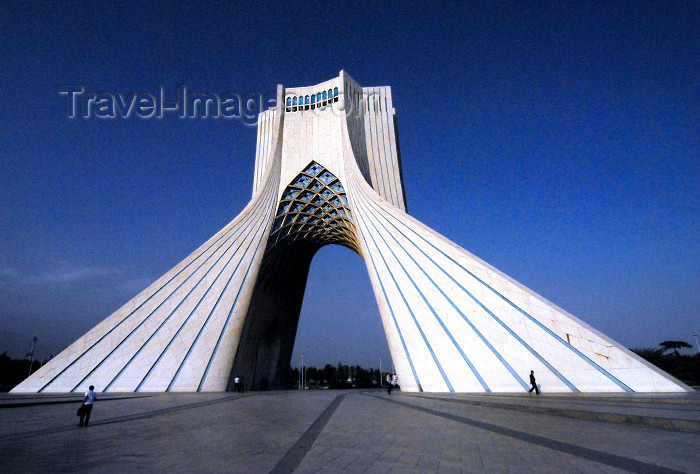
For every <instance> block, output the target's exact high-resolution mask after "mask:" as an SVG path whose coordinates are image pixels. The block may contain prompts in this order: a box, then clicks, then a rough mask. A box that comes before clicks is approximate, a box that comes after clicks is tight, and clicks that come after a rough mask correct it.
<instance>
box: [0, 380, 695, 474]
mask: <svg viewBox="0 0 700 474" xmlns="http://www.w3.org/2000/svg"><path fill="white" fill-rule="evenodd" d="M98 397H99V400H98V402H97V404H96V405H95V409H94V410H93V412H92V418H91V420H90V426H89V427H87V428H79V427H77V426H76V425H77V417H76V416H75V411H76V410H77V408H78V406H79V399H80V397H79V396H75V395H72V396H65V395H55V396H51V395H45V396H41V395H33V396H18V395H13V394H3V395H2V397H1V398H0V472H2V473H14V472H37V473H39V472H42V473H43V472H77V471H79V472H129V473H131V472H251V473H253V472H254V473H266V472H400V473H405V472H689V473H690V472H694V473H698V472H700V398H698V396H697V393H692V394H686V395H679V396H668V395H667V396H663V395H655V396H644V395H637V396H628V397H621V396H608V397H606V396H555V395H542V396H540V397H537V396H535V395H530V396H528V395H527V394H525V395H521V394H517V395H510V396H509V395H490V396H489V395H479V396H468V395H448V394H403V393H401V392H394V393H392V394H391V395H390V396H389V395H387V394H386V392H384V391H378V390H374V391H372V390H368V391H335V390H310V391H304V392H299V391H284V392H283V391H279V392H253V393H245V394H234V393H196V394H191V393H188V394H172V393H167V394H123V395H120V394H98Z"/></svg>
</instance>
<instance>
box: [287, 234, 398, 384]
mask: <svg viewBox="0 0 700 474" xmlns="http://www.w3.org/2000/svg"><path fill="white" fill-rule="evenodd" d="M302 356H303V359H304V364H305V365H306V366H307V367H308V366H313V367H316V368H318V369H322V368H323V367H324V366H325V365H326V364H331V365H333V366H337V365H338V364H342V365H348V366H360V367H362V368H363V369H379V368H380V364H381V369H382V370H383V371H384V372H386V371H387V370H391V368H392V361H391V355H390V352H389V346H388V344H387V340H386V335H385V333H384V328H383V326H382V322H381V318H380V315H379V308H378V307H377V301H376V299H375V296H374V291H373V290H372V284H371V282H370V278H369V275H368V274H367V267H366V265H365V262H364V261H363V260H362V258H361V257H360V256H359V255H357V254H356V253H355V252H353V251H352V250H350V249H347V248H345V247H342V246H340V245H327V246H325V247H322V248H321V249H320V250H319V251H318V252H317V253H316V255H315V256H314V258H313V260H312V262H311V269H310V271H309V276H308V281H307V285H306V291H305V294H304V300H303V304H302V308H301V314H300V317H299V323H298V326H297V331H296V339H295V343H294V350H293V352H292V358H291V361H290V365H291V367H293V368H301V364H302Z"/></svg>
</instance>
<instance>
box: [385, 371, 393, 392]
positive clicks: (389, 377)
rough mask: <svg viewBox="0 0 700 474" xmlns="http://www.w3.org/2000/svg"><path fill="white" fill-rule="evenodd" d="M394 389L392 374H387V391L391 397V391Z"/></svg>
mask: <svg viewBox="0 0 700 474" xmlns="http://www.w3.org/2000/svg"><path fill="white" fill-rule="evenodd" d="M393 388H394V384H393V379H392V378H391V373H389V372H387V374H386V389H387V391H388V393H389V395H391V390H392V389H393Z"/></svg>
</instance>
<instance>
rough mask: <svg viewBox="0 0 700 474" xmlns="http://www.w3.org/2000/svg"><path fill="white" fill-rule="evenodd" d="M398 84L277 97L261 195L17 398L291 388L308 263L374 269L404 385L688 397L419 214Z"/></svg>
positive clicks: (263, 122)
mask: <svg viewBox="0 0 700 474" xmlns="http://www.w3.org/2000/svg"><path fill="white" fill-rule="evenodd" d="M396 123H397V122H396V113H395V111H394V108H393V104H392V100H391V89H390V88H389V87H364V88H363V87H361V86H360V85H359V84H357V82H355V80H353V79H352V78H351V77H350V76H349V75H348V74H347V73H345V72H344V71H341V72H340V75H339V76H338V77H337V78H333V79H331V80H328V81H326V82H322V83H320V84H317V85H315V86H310V87H294V88H286V89H285V88H284V87H282V86H278V89H277V106H276V107H275V108H272V109H269V110H267V111H265V112H263V113H261V114H260V116H259V117H258V136H257V151H256V157H255V175H254V177H253V197H252V199H251V201H250V203H249V204H248V205H247V206H246V207H245V208H244V209H243V210H242V211H241V213H240V214H239V215H238V216H237V217H236V218H235V219H234V220H233V221H231V223H229V224H228V225H227V226H226V227H224V228H223V229H222V230H221V231H219V232H218V233H217V234H216V235H214V236H213V237H212V238H211V239H209V241H207V242H206V243H205V244H204V245H202V246H201V247H200V248H199V249H197V250H195V251H194V252H193V253H192V254H191V255H190V256H189V257H187V258H186V259H185V260H183V261H182V262H181V263H179V264H178V265H177V266H175V267H174V268H173V269H172V270H170V271H169V272H168V273H166V274H165V275H163V276H162V277H161V278H160V279H158V280H157V281H156V282H154V283H153V284H152V285H150V286H149V287H148V288H146V289H145V290H144V291H142V292H141V293H140V294H139V295H137V296H136V297H134V298H133V299H132V300H131V301H129V302H128V303H126V304H125V305H124V306H123V307H122V308H120V309H119V310H117V311H116V312H115V313H114V314H112V315H111V316H109V317H108V318H107V319H105V320H104V321H103V322H102V323H100V324H98V325H97V326H96V327H95V328H94V329H92V330H91V331H90V332H88V333H87V334H85V335H84V336H83V337H81V338H80V339H78V340H77V341H76V342H74V343H73V344H72V345H71V346H70V347H68V348H67V349H66V350H64V351H63V352H62V353H61V354H59V355H58V356H57V357H55V358H54V359H53V360H52V361H51V362H49V363H48V364H46V365H45V366H44V367H42V368H41V369H40V370H39V371H37V372H36V373H35V374H33V375H32V376H31V377H29V378H28V379H27V380H25V381H24V382H22V383H21V384H20V385H19V386H17V387H16V388H15V389H14V391H16V392H71V391H82V390H85V388H86V387H87V386H88V385H91V384H92V385H95V386H96V387H97V389H98V390H100V391H220V390H226V389H227V388H230V386H231V382H230V381H231V380H232V379H233V377H235V376H238V377H242V378H243V383H244V384H245V385H246V386H247V387H248V388H249V389H257V388H265V387H270V388H281V387H283V386H284V382H285V378H286V374H287V369H288V367H289V361H290V358H291V354H292V349H293V346H294V338H295V334H296V328H297V323H298V318H299V311H300V309H301V303H302V299H303V294H304V288H305V286H306V279H307V275H308V271H309V266H310V264H311V260H312V258H313V256H314V254H315V253H316V251H317V250H318V249H319V248H321V247H322V246H324V245H328V244H338V245H343V246H345V247H347V248H350V249H352V250H354V251H355V252H357V253H358V254H359V255H360V256H361V257H362V258H363V259H364V261H365V263H366V265H367V270H368V272H369V275H370V279H371V282H372V287H373V289H374V292H375V296H376V298H377V304H378V306H379V312H380V315H381V318H382V324H383V326H384V331H385V333H386V336H387V339H388V342H389V348H390V350H391V354H392V358H393V362H394V365H395V367H396V370H397V372H398V376H399V379H400V383H401V388H402V390H406V391H419V390H423V391H430V392H447V391H450V392H523V391H524V390H526V389H528V388H529V387H528V379H527V377H528V374H529V373H530V370H534V371H535V372H536V373H537V380H538V382H539V383H541V384H542V387H543V390H545V391H547V392H657V391H659V392H680V391H685V390H689V388H688V387H686V386H685V385H683V384H682V383H681V382H679V381H677V380H675V379H674V378H672V377H670V376H669V375H667V374H666V373H664V372H662V371H660V370H658V369H657V368H655V367H653V366H651V365H649V364H648V363H646V362H645V361H644V360H642V359H640V358H639V357H637V356H636V355H635V354H633V353H631V352H630V351H628V350H627V349H625V348H624V347H622V346H621V345H619V344H617V343H616V342H614V341H612V340H611V339H609V338H608V337H606V336H605V335H603V334H601V333H600V332H598V331H596V330H595V329H593V328H592V327H590V326H588V325H587V324H585V323H583V322H582V321H579V320H578V319H576V318H575V317H574V316H572V315H570V314H569V313H567V312H566V311H564V310H562V309H561V308H558V307H557V306H555V305H554V304H552V303H550V302H549V301H547V300H546V299H544V298H543V297H541V296H539V295H538V294H536V293H534V292H533V291H531V290H529V289H528V288H526V287H524V286H523V285H521V284H519V283H518V282H516V281H514V280H512V279H511V278H509V277H508V276H506V275H504V274H503V273H501V272H499V271H498V270H496V269H495V268H493V267H491V266H490V265H488V264H487V263H485V262H483V261H481V260H479V259H478V258H476V257H475V256H473V255H472V254H470V253H469V252H467V251H466V250H464V249H462V248H460V247H459V246H457V245H455V244H454V243H452V242H450V241H449V240H447V239H446V238H444V237H443V236H441V235H439V234H438V233H436V232H434V231H433V230H431V229H429V228H428V227H426V226H424V225H423V224H421V223H420V222H418V221H417V220H415V219H413V218H412V217H410V216H409V215H408V214H407V212H406V199H405V194H404V189H403V181H402V173H401V157H400V152H399V143H398V139H397V134H398V131H397V125H396Z"/></svg>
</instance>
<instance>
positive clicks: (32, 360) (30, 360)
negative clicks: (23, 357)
mask: <svg viewBox="0 0 700 474" xmlns="http://www.w3.org/2000/svg"><path fill="white" fill-rule="evenodd" d="M36 340H37V337H36V336H34V339H32V350H31V351H30V352H29V354H27V355H28V356H29V375H27V377H29V376H30V375H32V363H33V362H34V346H36Z"/></svg>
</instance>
